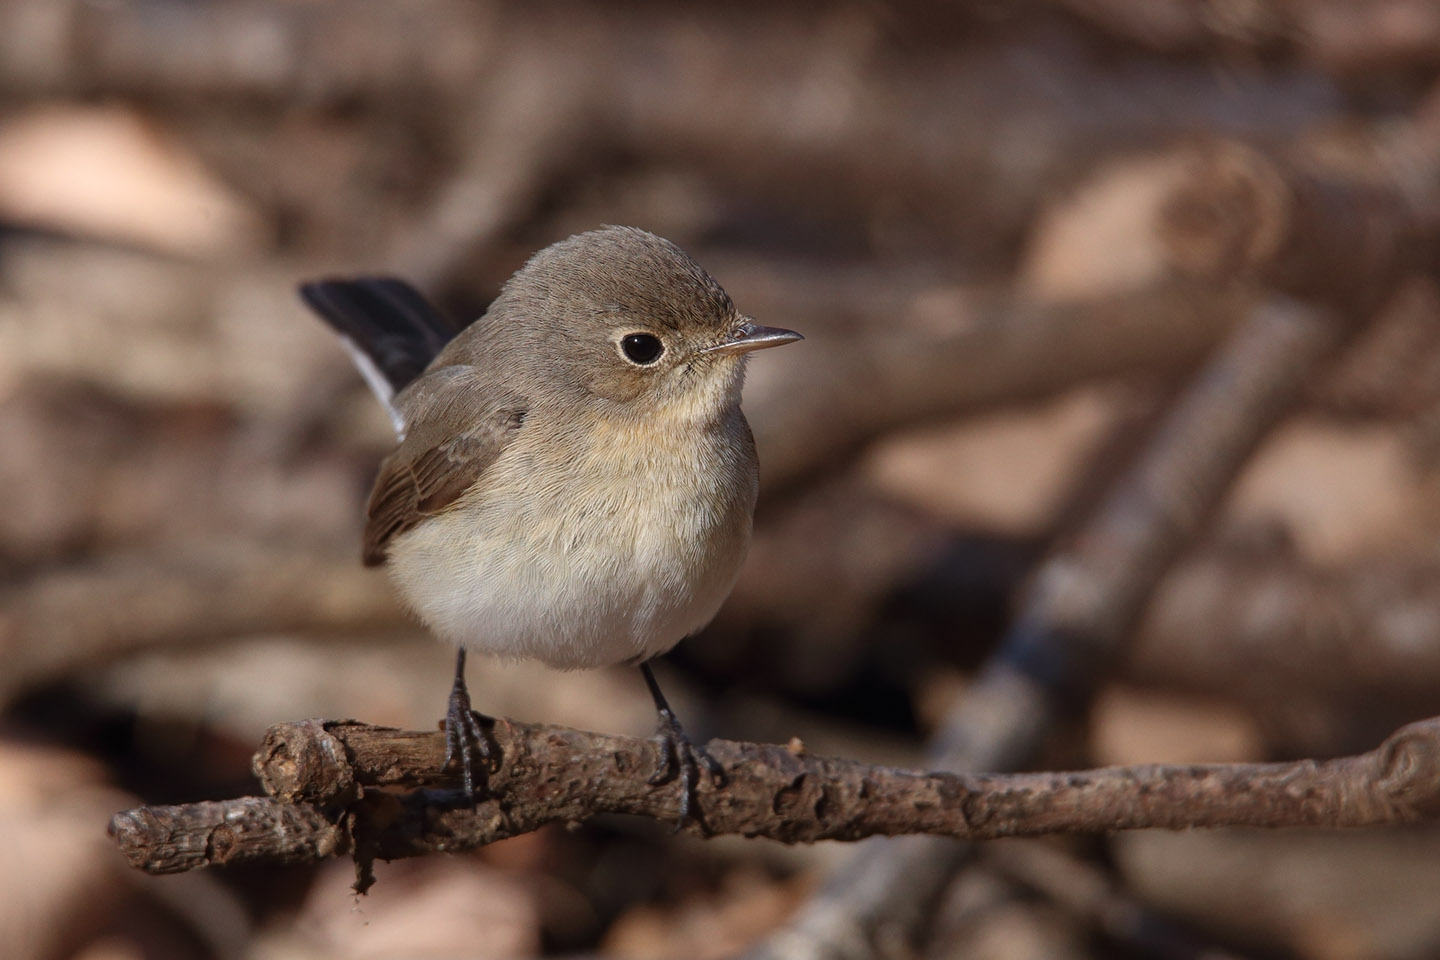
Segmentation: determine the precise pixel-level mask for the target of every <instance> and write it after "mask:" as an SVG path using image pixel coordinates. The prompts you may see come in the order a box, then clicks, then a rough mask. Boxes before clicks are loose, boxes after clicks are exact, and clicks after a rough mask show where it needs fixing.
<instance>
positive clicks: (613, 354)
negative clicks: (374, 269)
mask: <svg viewBox="0 0 1440 960" xmlns="http://www.w3.org/2000/svg"><path fill="white" fill-rule="evenodd" d="M300 296H301V299H302V300H303V301H304V302H305V304H307V305H308V306H309V307H310V308H311V309H312V310H314V311H315V312H316V313H317V314H318V315H319V316H320V317H321V318H322V319H323V320H324V321H326V322H327V323H328V324H329V325H330V326H331V327H332V328H333V329H334V330H335V331H336V332H337V333H338V334H339V335H340V337H341V339H342V342H343V343H344V344H345V346H346V347H347V348H348V349H349V351H350V353H351V355H352V358H353V359H354V360H355V362H356V365H357V366H358V367H359V369H360V372H361V374H362V376H363V377H364V379H365V380H366V382H367V383H368V384H369V385H370V387H371V388H372V389H373V390H374V392H375V393H376V395H377V396H378V397H379V398H380V400H381V402H382V403H383V404H384V405H385V408H386V410H387V411H388V412H389V415H390V418H391V420H392V423H393V425H394V427H395V433H396V438H397V446H396V447H395V449H394V451H393V452H391V453H390V454H389V456H387V457H385V459H384V460H383V461H382V463H381V464H380V467H379V471H378V475H377V477H376V479H375V482H374V486H373V488H372V490H371V493H370V497H369V500H368V503H367V505H366V512H365V527H364V533H363V537H362V541H363V543H362V559H363V561H364V563H365V564H367V565H371V566H384V567H385V568H386V569H387V570H388V571H389V573H390V575H391V580H392V581H393V583H394V585H395V587H396V589H397V591H398V593H399V595H400V597H401V598H402V599H403V601H404V603H405V604H406V605H407V606H408V607H409V608H410V610H411V611H413V613H414V614H415V615H416V616H417V617H418V618H419V619H420V620H421V621H422V622H423V623H424V624H425V625H426V626H427V627H428V628H429V629H430V630H431V631H432V632H433V633H434V634H436V635H437V636H439V637H440V638H442V639H443V640H447V641H449V642H451V643H453V644H455V645H456V647H457V654H456V662H455V677H454V681H453V683H452V685H451V691H450V697H449V700H448V703H447V709H446V713H445V720H444V729H445V743H446V750H445V759H444V769H449V768H450V767H451V766H452V764H453V763H454V762H455V761H457V760H458V761H459V763H460V766H461V776H462V783H463V787H464V790H465V793H466V795H467V797H469V798H470V799H471V802H473V799H474V797H475V795H476V773H477V772H479V773H481V774H482V776H483V775H484V773H485V770H486V769H487V767H488V764H489V763H490V762H491V761H492V757H491V755H490V754H491V748H490V747H489V746H488V744H487V741H486V739H485V737H484V733H483V729H482V727H481V725H480V721H479V719H478V718H477V715H476V713H475V711H474V710H473V709H472V707H471V701H470V695H469V691H468V688H467V687H466V682H465V667H466V662H465V661H466V654H467V652H468V651H477V652H482V653H485V654H489V655H492V656H495V657H498V658H501V659H509V660H524V659H529V660H538V661H540V662H542V663H544V664H547V665H548V666H550V667H553V668H556V669H559V670H576V669H592V668H599V667H606V666H612V665H617V664H634V665H638V666H639V668H640V670H641V672H642V674H643V677H644V680H645V684H646V686H647V688H648V690H649V692H650V695H651V698H652V700H653V701H654V705H655V710H656V713H657V727H656V739H657V742H658V744H659V746H660V759H659V761H658V763H657V767H656V770H655V771H654V773H653V774H652V775H651V778H650V780H651V782H652V783H655V784H662V783H666V782H669V781H670V780H673V779H677V778H678V780H679V786H680V790H681V801H680V820H679V824H678V825H677V827H678V826H683V825H684V824H685V822H686V820H687V818H688V817H689V816H690V814H691V811H692V804H693V802H694V794H695V789H696V785H697V780H698V776H699V773H698V768H699V766H702V765H703V766H704V767H705V768H706V770H707V771H708V772H709V773H710V774H711V775H712V777H714V778H715V779H716V780H717V782H723V779H724V775H723V771H722V769H721V767H720V765H719V764H718V763H717V762H716V761H715V760H714V759H713V758H712V757H711V756H710V755H709V753H708V752H706V751H705V750H704V749H703V748H701V747H699V746H697V745H696V744H694V743H692V742H691V741H690V739H689V738H688V736H687V735H686V733H685V731H684V728H683V727H682V725H681V724H680V721H679V720H678V718H677V717H676V715H675V713H674V711H673V710H672V709H671V708H670V705H669V703H668V702H667V700H666V698H665V696H664V694H663V693H662V691H661V689H660V686H659V684H658V683H657V682H656V680H655V675H654V672H653V671H652V669H651V666H650V663H651V661H652V660H653V659H654V658H655V657H657V656H659V655H661V654H663V653H665V652H667V651H668V650H670V649H671V648H672V647H674V646H675V645H676V644H677V643H679V642H680V641H681V640H682V639H685V638H686V637H688V636H690V635H692V634H694V633H696V632H697V631H699V630H700V629H701V628H702V627H704V626H705V625H706V624H707V623H709V622H710V620H711V619H712V618H713V617H714V616H715V614H716V612H717V611H718V609H719V608H720V606H721V604H722V603H723V602H724V600H725V599H726V597H727V596H728V594H729V593H730V590H731V588H732V587H733V586H734V583H735V580H736V578H737V576H738V574H739V570H740V566H741V563H742V561H743V560H744V558H745V554H746V551H747V549H748V547H749V542H750V537H751V527H752V515H753V512H754V508H755V501H756V496H757V492H758V483H759V481H758V465H757V459H756V453H755V442H754V438H753V435H752V433H751V430H750V426H749V424H748V422H747V421H746V419H745V416H744V414H743V413H742V412H741V409H740V395H741V388H742V386H743V384H744V380H745V369H746V364H747V361H748V359H749V356H750V354H751V353H753V352H754V351H757V350H762V349H767V348H771V347H777V346H781V345H783V344H787V343H793V342H795V341H797V340H802V339H804V338H803V337H802V336H801V335H800V334H799V333H796V332H794V331H792V330H787V329H782V328H777V327H767V326H762V325H761V324H759V323H757V322H756V321H755V320H753V319H751V318H749V317H747V316H745V315H744V314H742V313H740V312H739V310H737V309H736V307H735V305H734V304H733V302H732V301H731V299H730V297H729V296H728V295H727V294H726V293H725V291H724V289H723V288H722V287H721V286H720V284H719V283H718V282H716V280H715V279H714V278H713V277H711V276H710V274H709V273H707V272H706V271H705V270H704V268H702V267H701V266H700V265H699V264H698V263H696V262H695V260H694V259H692V258H691V257H690V256H689V255H688V254H686V253H685V252H684V251H682V250H681V249H680V248H679V247H678V246H676V245H675V244H673V243H671V242H670V241H668V240H666V239H664V238H662V237H659V236H657V235H655V234H653V233H650V232H648V231H646V230H643V229H640V228H637V227H626V226H605V227H602V228H599V229H595V230H591V231H588V232H584V233H579V234H576V235H574V236H571V237H569V238H567V239H564V240H561V241H559V242H557V243H554V244H552V245H550V246H548V247H545V248H544V249H542V250H540V251H539V252H537V253H535V254H534V255H533V256H531V257H530V259H529V260H528V261H527V262H526V263H525V265H524V266H523V267H521V268H520V269H519V270H517V271H516V272H515V273H514V274H513V275H512V276H511V277H510V279H509V280H507V281H506V282H505V284H504V285H503V287H502V288H501V290H500V292H499V294H498V295H497V296H496V298H495V299H494V300H493V301H492V302H491V304H490V306H489V308H488V309H487V310H486V311H485V313H484V314H483V315H482V316H480V317H479V318H478V319H477V320H475V321H474V322H472V323H470V324H469V325H467V326H464V327H463V328H462V327H459V326H457V325H455V324H454V323H452V322H451V321H450V320H449V319H447V318H446V317H445V316H444V315H443V314H442V313H441V312H440V311H439V310H437V309H436V308H435V307H434V306H432V305H431V304H430V303H429V302H428V301H427V300H426V299H425V297H424V296H423V295H422V294H421V293H420V292H419V291H417V290H415V289H414V288H413V287H412V286H410V285H409V284H407V283H405V282H404V281H403V280H400V279H397V278H394V277H388V276H360V277H354V278H330V279H322V280H317V281H313V282H308V283H304V284H302V285H301V286H300ZM477 757H478V759H479V760H480V761H481V763H480V764H476V763H475V760H476V759H477Z"/></svg>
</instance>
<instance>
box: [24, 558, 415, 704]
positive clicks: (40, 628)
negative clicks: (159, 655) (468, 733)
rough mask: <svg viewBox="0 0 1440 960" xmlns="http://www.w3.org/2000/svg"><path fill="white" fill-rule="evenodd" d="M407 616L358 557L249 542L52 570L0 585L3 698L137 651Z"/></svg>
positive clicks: (363, 625)
mask: <svg viewBox="0 0 1440 960" xmlns="http://www.w3.org/2000/svg"><path fill="white" fill-rule="evenodd" d="M405 622H408V621H406V620H405V618H404V614H403V613H402V612H401V610H400V607H399V605H398V604H397V603H396V602H395V600H394V597H393V596H392V594H391V593H390V591H389V590H386V589H383V588H382V587H381V581H380V580H379V579H378V578H377V575H376V574H375V572H374V571H370V570H365V569H363V568H361V567H360V565H359V564H358V563H357V562H356V561H355V558H354V557H353V556H343V557H342V556H325V555H323V554H321V555H317V554H316V553H315V552H313V551H304V550H289V551H286V550H278V549H265V548H252V549H245V548H244V546H243V545H241V544H236V543H234V542H230V543H227V544H225V545H224V549H221V550H216V551H213V552H207V553H205V554H204V555H198V556H197V555H191V556H188V557H174V558H170V559H168V560H164V561H161V560H157V559H154V558H150V559H147V560H143V561H137V559H136V558H133V557H132V558H129V559H128V562H114V561H112V562H109V563H103V564H97V565H91V566H84V567H74V568H69V569H64V570H60V571H55V572H50V573H48V574H46V575H44V576H43V577H40V578H38V579H37V580H36V581H35V582H30V583H26V582H21V583H17V584H14V585H11V586H8V587H6V588H5V589H4V590H3V591H0V659H3V661H4V663H5V669H4V670H3V671H0V703H3V702H4V701H5V700H6V699H8V698H10V697H13V696H15V695H16V694H17V693H19V692H21V691H23V690H25V689H26V688H28V687H33V686H34V685H36V684H38V683H43V682H46V681H53V680H57V679H60V678H62V677H65V676H68V675H73V674H75V673H76V672H78V671H79V670H81V669H82V668H83V669H87V670H88V669H93V668H96V667H97V666H98V665H100V664H103V663H106V662H108V661H112V660H115V659H117V658H120V657H124V656H130V655H134V654H135V653H137V652H140V651H144V650H149V649H154V648H162V647H180V646H187V647H194V646H196V645H198V644H200V643H203V642H205V641H206V640H207V639H213V640H216V641H219V640H224V639H226V638H231V637H235V636H244V635H250V634H254V633H259V632H265V631H278V630H312V631H322V632H329V631H345V630H361V629H364V630H372V629H376V628H377V627H383V626H385V625H391V624H399V623H405Z"/></svg>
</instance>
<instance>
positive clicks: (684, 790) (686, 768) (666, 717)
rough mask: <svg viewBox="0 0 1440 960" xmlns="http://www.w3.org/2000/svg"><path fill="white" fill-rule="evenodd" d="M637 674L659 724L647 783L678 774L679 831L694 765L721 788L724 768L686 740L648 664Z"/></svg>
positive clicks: (689, 803)
mask: <svg viewBox="0 0 1440 960" xmlns="http://www.w3.org/2000/svg"><path fill="white" fill-rule="evenodd" d="M640 672H641V673H643V674H644V675H645V685H646V686H647V687H649V688H650V696H651V697H653V698H654V699H655V711H656V712H657V713H658V714H660V725H659V727H658V729H657V730H656V731H655V739H656V741H658V742H659V744H660V763H659V764H658V765H657V766H656V768H655V772H654V773H653V774H651V775H650V783H652V784H658V783H666V782H667V781H670V780H673V779H674V778H675V777H676V775H677V774H678V775H679V777H680V818H679V821H678V822H677V823H676V824H675V829H676V830H679V829H681V828H682V827H684V826H685V822H686V821H687V820H689V819H690V813H691V809H692V807H693V806H694V802H695V786H696V780H697V779H698V777H699V772H698V764H704V765H705V769H706V770H708V771H709V772H710V776H711V777H712V778H713V779H714V780H715V782H716V783H717V784H721V785H723V784H724V783H725V768H724V767H722V766H720V762H719V761H718V760H716V759H715V758H714V757H712V756H710V754H709V753H707V752H706V751H705V748H704V747H699V746H696V745H695V744H694V743H691V742H690V738H689V737H687V736H686V735H685V731H684V729H683V728H682V727H681V726H680V721H679V720H678V719H676V717H675V711H673V710H671V709H670V704H669V703H667V702H666V701H665V694H663V693H661V692H660V684H658V683H656V682H655V674H654V672H653V671H651V669H650V664H648V663H642V664H640Z"/></svg>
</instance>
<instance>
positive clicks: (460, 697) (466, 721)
mask: <svg viewBox="0 0 1440 960" xmlns="http://www.w3.org/2000/svg"><path fill="white" fill-rule="evenodd" d="M476 754H478V755H479V756H480V759H481V760H482V761H483V763H482V764H480V765H479V767H478V768H477V767H476V765H475V763H474V758H475V755H476ZM457 758H458V759H459V761H460V776H461V781H462V783H463V784H464V787H465V797H466V799H467V800H468V801H469V803H470V804H471V805H472V806H473V805H474V803H475V795H476V794H475V780H476V777H475V774H476V772H477V770H478V772H479V774H480V781H481V783H480V788H481V789H482V790H483V789H484V788H485V783H484V781H485V777H486V773H487V771H488V768H489V762H490V759H491V752H490V743H489V741H488V740H486V739H485V730H484V728H483V727H482V726H481V725H480V717H479V716H478V715H477V714H476V713H475V711H474V710H473V709H471V707H470V691H469V690H468V689H466V687H465V651H464V650H461V651H460V653H459V656H457V657H456V659H455V684H454V686H452V687H451V688H450V703H449V706H448V708H447V709H446V711H445V760H444V763H443V764H442V766H441V769H444V770H448V769H450V765H451V764H452V763H454V762H455V760H456V759H457Z"/></svg>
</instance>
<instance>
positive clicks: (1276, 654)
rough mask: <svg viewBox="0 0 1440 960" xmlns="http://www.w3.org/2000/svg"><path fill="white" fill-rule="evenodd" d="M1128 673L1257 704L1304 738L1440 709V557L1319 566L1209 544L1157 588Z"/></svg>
mask: <svg viewBox="0 0 1440 960" xmlns="http://www.w3.org/2000/svg"><path fill="white" fill-rule="evenodd" d="M1125 672H1126V674H1127V675H1128V676H1130V677H1133V678H1136V679H1139V680H1141V681H1145V682H1157V683H1162V684H1164V685H1166V686H1167V687H1170V688H1175V689H1182V690H1192V691H1197V692H1202V693H1204V694H1206V695H1218V696H1221V697H1225V698H1227V699H1232V700H1236V701H1240V702H1242V703H1245V704H1246V705H1247V706H1249V707H1251V708H1252V709H1254V710H1255V711H1256V713H1257V714H1258V715H1259V716H1260V717H1262V718H1264V719H1265V720H1266V721H1267V722H1268V723H1270V724H1271V725H1273V726H1278V727H1279V728H1280V731H1276V732H1275V733H1272V739H1273V738H1274V737H1275V736H1276V735H1277V734H1280V735H1284V736H1287V737H1288V739H1289V743H1290V744H1291V746H1292V748H1293V749H1297V750H1313V749H1315V748H1317V747H1320V748H1322V749H1340V750H1344V749H1349V748H1351V747H1352V746H1353V745H1355V744H1357V743H1361V744H1363V743H1367V742H1370V741H1371V738H1373V736H1375V735H1376V734H1377V733H1379V732H1383V731H1384V730H1385V729H1388V728H1389V727H1391V726H1393V724H1394V722H1395V720H1396V718H1397V717H1404V716H1412V717H1413V716H1417V715H1421V714H1423V713H1425V712H1433V711H1435V710H1440V691H1437V690H1436V689H1435V683H1434V678H1435V677H1436V676H1440V559H1437V558H1436V557H1435V556H1433V555H1432V556H1424V557H1418V558H1379V559H1377V560H1376V561H1374V562H1371V563H1368V564H1365V565H1364V566H1346V567H1342V568H1339V569H1316V568H1313V567H1309V566H1307V565H1305V564H1303V563H1301V562H1300V561H1298V560H1297V559H1296V558H1294V557H1291V556H1288V555H1286V554H1283V553H1282V554H1280V555H1278V556H1275V555H1262V556H1245V555H1237V552H1236V551H1233V550H1230V551H1219V552H1207V553H1206V554H1204V555H1203V556H1201V557H1197V558H1195V559H1192V560H1189V561H1187V562H1186V563H1184V564H1183V565H1182V566H1180V567H1178V568H1177V569H1176V571H1175V573H1174V575H1172V576H1171V577H1170V578H1169V579H1168V580H1167V581H1166V582H1165V583H1164V584H1163V585H1162V586H1161V587H1160V589H1159V590H1158V591H1157V593H1156V596H1155V602H1154V603H1153V604H1152V605H1151V607H1150V609H1149V611H1148V613H1147V614H1146V616H1145V619H1144V620H1143V621H1142V623H1141V624H1140V626H1139V629H1138V631H1137V635H1136V638H1135V647H1134V651H1133V654H1132V655H1131V657H1130V658H1129V660H1128V662H1127V664H1126V668H1125ZM1277 689H1283V690H1285V691H1286V696H1285V697H1282V698H1277V697H1276V696H1275V691H1276V690H1277ZM1282 731H1283V733H1282Z"/></svg>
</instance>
